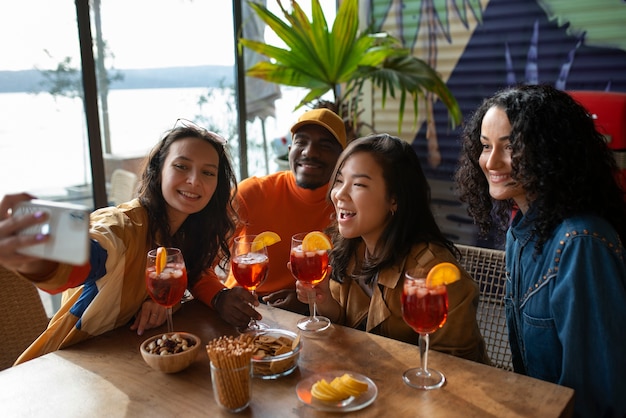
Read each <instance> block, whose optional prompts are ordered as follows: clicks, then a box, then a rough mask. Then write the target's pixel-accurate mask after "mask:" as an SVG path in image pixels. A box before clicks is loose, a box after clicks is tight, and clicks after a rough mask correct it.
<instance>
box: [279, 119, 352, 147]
mask: <svg viewBox="0 0 626 418" xmlns="http://www.w3.org/2000/svg"><path fill="white" fill-rule="evenodd" d="M304 125H319V126H321V127H324V128H326V129H328V130H329V131H330V133H331V134H333V136H334V137H335V139H336V140H337V142H339V144H340V145H341V148H344V149H345V148H346V143H347V140H346V137H347V135H346V125H345V124H344V123H343V119H341V118H340V117H339V115H337V114H336V113H335V112H333V111H332V110H329V109H313V110H309V111H308V112H306V113H304V114H303V115H302V116H300V118H299V119H298V122H296V124H295V125H293V126H292V127H291V133H292V134H295V133H296V131H297V130H298V129H299V128H300V127H302V126H304Z"/></svg>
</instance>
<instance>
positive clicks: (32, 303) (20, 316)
mask: <svg viewBox="0 0 626 418" xmlns="http://www.w3.org/2000/svg"><path fill="white" fill-rule="evenodd" d="M0 289H2V290H1V293H0V336H2V340H3V343H2V350H0V370H4V369H6V368H8V367H11V366H12V365H13V363H14V362H15V360H17V358H18V357H19V355H20V354H22V352H23V351H24V350H25V349H26V348H28V346H29V345H30V344H31V343H32V342H33V341H35V339H36V338H37V337H38V336H39V335H40V334H41V333H42V332H43V331H44V330H45V329H46V326H47V325H48V321H49V319H48V316H47V315H46V311H45V309H44V306H43V303H42V302H41V297H40V296H39V292H38V291H37V288H36V287H35V286H34V285H33V284H32V283H31V282H29V281H28V280H25V279H23V278H22V277H19V276H18V275H16V274H15V273H13V272H12V271H10V270H7V269H6V268H4V267H2V266H0Z"/></svg>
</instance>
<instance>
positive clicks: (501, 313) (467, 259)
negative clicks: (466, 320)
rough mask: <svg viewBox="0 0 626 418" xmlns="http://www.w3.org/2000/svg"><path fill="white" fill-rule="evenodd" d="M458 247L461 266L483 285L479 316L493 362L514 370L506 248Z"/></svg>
mask: <svg viewBox="0 0 626 418" xmlns="http://www.w3.org/2000/svg"><path fill="white" fill-rule="evenodd" d="M456 247H457V248H458V249H459V251H460V252H461V255H462V258H461V261H460V264H461V266H463V268H465V270H466V271H467V272H468V273H469V274H470V275H471V276H472V277H473V278H474V280H476V282H477V283H478V286H479V288H480V302H479V303H478V312H477V320H478V326H479V327H480V331H481V333H482V334H483V338H484V339H485V344H486V345H487V353H488V354H489V357H490V358H491V363H492V364H493V365H494V366H495V367H497V368H500V369H505V370H513V364H512V363H511V349H510V347H509V333H508V330H507V326H506V319H505V309H504V292H505V286H506V277H505V264H504V251H500V250H493V249H487V248H479V247H472V246H469V245H460V244H458V245H457V246H456Z"/></svg>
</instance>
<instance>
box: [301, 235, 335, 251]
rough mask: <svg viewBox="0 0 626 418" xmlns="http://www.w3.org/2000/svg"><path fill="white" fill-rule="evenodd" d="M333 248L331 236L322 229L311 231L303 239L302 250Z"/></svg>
mask: <svg viewBox="0 0 626 418" xmlns="http://www.w3.org/2000/svg"><path fill="white" fill-rule="evenodd" d="M331 248H333V244H332V242H330V238H328V237H327V236H326V234H324V233H323V232H320V231H313V232H309V233H308V234H306V235H305V236H304V239H303V240H302V251H318V250H330V249H331Z"/></svg>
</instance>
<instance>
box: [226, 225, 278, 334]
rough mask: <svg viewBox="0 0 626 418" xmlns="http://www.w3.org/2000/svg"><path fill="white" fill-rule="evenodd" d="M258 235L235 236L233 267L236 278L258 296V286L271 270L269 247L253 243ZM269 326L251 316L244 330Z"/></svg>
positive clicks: (254, 329) (248, 330)
mask: <svg viewBox="0 0 626 418" xmlns="http://www.w3.org/2000/svg"><path fill="white" fill-rule="evenodd" d="M255 237H256V235H241V236H239V237H237V238H235V245H234V249H233V258H232V260H231V269H232V272H233V276H235V280H237V283H239V284H240V285H241V286H242V287H243V288H245V289H246V290H247V291H249V292H250V293H252V295H253V296H254V297H255V298H256V297H257V295H256V288H257V287H259V286H260V285H261V283H263V282H264V281H265V278H266V277H267V273H268V271H269V263H270V261H269V258H268V256H267V248H266V247H265V246H263V245H257V244H253V242H254V238H255ZM268 328H269V326H268V325H267V324H264V323H263V322H258V321H257V320H256V319H254V318H251V319H250V322H249V323H248V326H247V327H246V328H245V329H244V330H243V331H244V332H250V331H257V330H260V329H268Z"/></svg>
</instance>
